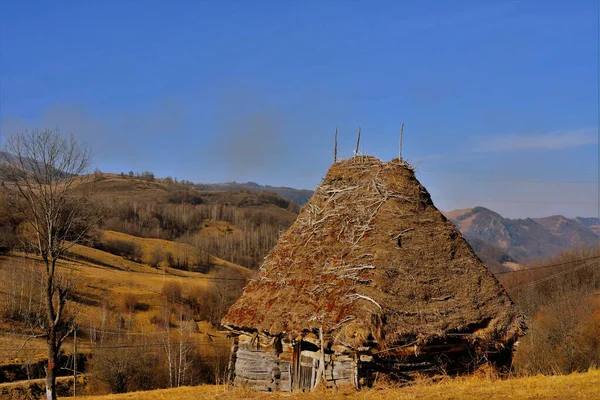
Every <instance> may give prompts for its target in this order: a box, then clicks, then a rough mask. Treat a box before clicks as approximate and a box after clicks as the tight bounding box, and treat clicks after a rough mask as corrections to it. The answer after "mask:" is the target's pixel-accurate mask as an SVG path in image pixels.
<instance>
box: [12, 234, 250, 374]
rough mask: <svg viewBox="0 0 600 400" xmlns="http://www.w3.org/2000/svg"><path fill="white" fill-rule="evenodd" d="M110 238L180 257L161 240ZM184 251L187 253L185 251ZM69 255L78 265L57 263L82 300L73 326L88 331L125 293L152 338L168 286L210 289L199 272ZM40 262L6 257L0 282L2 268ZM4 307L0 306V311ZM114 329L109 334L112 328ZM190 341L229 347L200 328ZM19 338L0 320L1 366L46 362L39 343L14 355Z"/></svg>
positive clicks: (86, 250) (80, 249)
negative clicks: (136, 305)
mask: <svg viewBox="0 0 600 400" xmlns="http://www.w3.org/2000/svg"><path fill="white" fill-rule="evenodd" d="M105 235H107V236H108V237H109V238H112V239H119V240H128V241H134V242H136V243H138V244H139V245H140V246H141V247H142V249H143V251H144V252H146V251H151V250H152V249H153V248H154V247H155V246H160V247H161V248H163V249H165V250H166V251H172V252H175V251H184V250H183V246H187V245H184V244H179V243H174V242H170V241H167V240H161V239H144V238H137V237H134V236H131V235H126V234H122V233H118V232H111V231H107V232H105ZM188 250H189V249H188ZM71 252H72V253H73V254H75V255H77V256H79V257H82V258H81V259H73V260H62V261H60V262H59V264H58V267H59V271H60V272H61V273H63V274H65V273H66V274H67V275H69V276H71V277H72V278H73V279H74V280H75V281H76V284H75V292H76V293H77V294H78V296H79V297H80V298H81V299H82V300H85V302H84V303H76V304H73V303H71V307H75V308H76V309H77V310H78V315H79V317H78V322H79V323H80V325H81V326H88V325H90V324H91V323H92V322H93V321H96V320H97V319H98V318H99V315H100V307H101V306H102V304H103V303H107V304H108V305H109V306H112V305H114V304H115V302H117V301H118V299H119V297H120V296H121V295H123V294H124V293H131V294H134V295H135V296H136V298H137V300H138V301H139V302H140V303H142V304H144V305H146V306H147V307H146V309H145V310H138V311H136V312H135V315H134V319H135V327H134V330H135V331H143V332H145V333H147V334H152V333H153V332H154V331H155V330H156V327H155V326H154V325H152V324H151V323H150V319H151V318H152V317H153V316H154V315H156V314H158V313H159V310H160V307H161V304H162V298H161V296H160V293H161V290H162V287H163V285H164V283H165V282H167V281H175V282H179V283H180V284H181V285H182V286H183V287H184V289H186V288H189V287H190V286H192V285H193V286H199V287H202V288H208V287H209V286H212V285H213V284H215V281H211V280H210V279H205V278H207V277H208V278H210V275H206V274H201V273H199V272H189V271H181V270H177V269H173V268H165V269H163V268H161V269H157V268H152V267H150V266H149V265H146V264H142V263H136V262H133V261H130V260H127V259H124V258H122V257H120V256H116V255H113V254H110V253H107V252H104V251H101V250H97V249H93V248H90V247H86V246H81V245H75V246H74V247H73V248H72V249H71ZM211 261H212V262H213V263H215V264H216V265H219V266H221V267H223V268H225V269H226V270H228V271H231V272H232V275H233V276H238V277H245V276H249V275H250V274H251V271H250V270H248V269H247V268H243V267H240V266H238V265H235V264H232V263H229V262H227V261H224V260H221V259H219V258H217V257H212V258H211ZM34 264H41V261H39V260H36V259H35V258H32V257H29V258H27V257H25V255H24V254H20V253H15V254H13V255H11V256H0V276H1V274H3V273H4V268H7V267H9V266H14V267H22V268H31V266H32V265H34ZM6 283H7V282H2V281H0V300H3V299H2V296H3V295H4V293H3V292H4V288H3V287H2V286H3V284H6ZM2 304H3V303H2V302H0V306H1V305H2ZM113 329H114V328H113ZM199 331H200V332H198V333H195V334H194V335H193V336H194V339H195V340H206V334H210V335H213V340H217V341H219V342H223V343H225V344H228V341H227V340H226V339H225V338H224V337H222V336H223V335H222V334H219V333H218V332H216V331H215V330H214V329H213V328H212V327H211V326H210V324H200V326H199ZM23 332H29V330H27V329H25V327H24V326H21V324H19V323H8V321H3V320H1V319H0V364H21V363H24V362H36V361H40V360H43V359H45V358H46V355H47V348H46V344H45V342H44V339H43V338H35V339H32V340H29V341H28V342H27V345H26V346H24V347H23V348H22V349H21V350H20V351H19V349H20V348H21V346H22V345H23V343H24V341H25V337H24V336H23V335H22V333H23ZM78 347H79V351H81V352H86V351H89V348H88V347H89V343H88V342H87V341H84V342H82V343H80V345H79V346H78ZM71 348H72V344H71V343H70V340H67V342H66V343H65V345H64V346H63V349H64V351H65V353H66V354H69V353H70V351H71Z"/></svg>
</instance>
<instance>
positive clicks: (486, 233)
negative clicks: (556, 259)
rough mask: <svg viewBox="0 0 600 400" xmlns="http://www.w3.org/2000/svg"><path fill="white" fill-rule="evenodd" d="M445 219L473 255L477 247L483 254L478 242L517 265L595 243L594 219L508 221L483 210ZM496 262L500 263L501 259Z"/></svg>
mask: <svg viewBox="0 0 600 400" xmlns="http://www.w3.org/2000/svg"><path fill="white" fill-rule="evenodd" d="M445 215H446V216H447V217H448V218H449V219H450V220H451V221H452V222H454V224H456V226H457V227H458V229H459V230H460V231H461V232H462V234H463V235H464V236H465V238H466V239H467V241H469V243H470V244H471V246H472V247H473V248H474V249H475V250H476V251H477V248H478V247H479V249H480V251H481V248H484V250H486V248H485V246H483V245H482V244H481V243H480V241H481V242H483V243H484V244H486V245H490V246H493V248H488V249H487V251H489V252H492V253H493V251H496V250H499V251H501V252H504V253H505V254H506V256H508V257H510V258H511V259H512V260H514V261H517V262H521V261H527V260H531V259H534V258H545V257H549V256H553V255H555V254H557V253H559V252H560V251H562V250H567V249H571V248H573V247H579V246H586V245H588V246H593V245H596V244H598V243H599V238H598V235H597V234H596V232H597V224H598V218H580V217H579V218H566V217H563V216H562V215H557V216H552V217H545V218H535V219H532V218H525V219H510V218H504V217H502V216H501V215H500V214H498V213H496V212H494V211H492V210H489V209H487V208H484V207H475V208H469V209H466V210H455V211H450V212H447V213H445ZM492 249H493V251H492ZM480 251H478V254H479V252H480ZM482 258H485V257H482ZM499 259H502V256H501V255H500V256H499ZM506 260H507V261H508V262H510V260H508V259H506Z"/></svg>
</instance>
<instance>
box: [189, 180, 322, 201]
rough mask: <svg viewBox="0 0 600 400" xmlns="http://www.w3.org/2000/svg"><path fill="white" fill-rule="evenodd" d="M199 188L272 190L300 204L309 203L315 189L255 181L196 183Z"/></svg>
mask: <svg viewBox="0 0 600 400" xmlns="http://www.w3.org/2000/svg"><path fill="white" fill-rule="evenodd" d="M195 186H196V187H197V188H199V189H203V190H230V191H246V190H252V191H258V192H272V193H277V194H278V195H280V196H281V197H284V198H286V199H288V200H292V201H293V202H294V203H296V204H297V205H299V206H303V205H304V204H306V203H308V201H309V200H310V198H311V197H312V195H313V193H314V191H312V190H308V189H294V188H291V187H287V186H269V185H259V184H258V183H255V182H246V183H237V182H227V183H200V184H196V185H195Z"/></svg>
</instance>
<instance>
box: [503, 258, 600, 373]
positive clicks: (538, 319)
mask: <svg viewBox="0 0 600 400" xmlns="http://www.w3.org/2000/svg"><path fill="white" fill-rule="evenodd" d="M594 257H596V258H594ZM581 260H587V261H581ZM554 264H559V265H557V266H555V267H552V268H543V269H540V270H535V268H536V267H538V266H543V265H554ZM528 268H532V269H531V270H530V271H523V272H518V273H511V274H506V275H504V276H501V282H502V283H503V284H504V286H505V287H507V288H508V290H509V293H510V294H511V297H512V298H513V300H514V301H515V302H516V303H517V305H518V306H519V307H520V308H521V310H522V311H523V312H524V313H525V315H526V316H527V317H528V318H527V323H528V331H527V335H526V336H524V337H523V338H522V339H521V340H520V345H519V347H518V349H517V352H516V354H515V359H514V363H513V366H514V369H515V372H516V373H517V374H521V375H535V374H539V373H541V374H554V373H560V374H566V373H571V372H581V371H586V370H588V369H589V368H590V367H593V366H598V365H600V246H597V247H595V248H582V249H577V250H570V251H565V252H563V253H561V254H560V255H558V256H556V257H551V258H549V259H547V260H543V261H539V262H537V263H534V264H531V265H529V266H528ZM570 270H571V271H570ZM549 276H552V278H551V279H547V280H544V278H545V277H549ZM527 284H528V286H523V285H527ZM511 288H515V289H514V290H512V291H511Z"/></svg>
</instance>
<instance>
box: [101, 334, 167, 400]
mask: <svg viewBox="0 0 600 400" xmlns="http://www.w3.org/2000/svg"><path fill="white" fill-rule="evenodd" d="M157 363H158V362H157V360H156V358H155V357H154V356H152V355H151V354H149V353H147V352H146V351H145V349H144V348H143V347H142V346H140V345H133V344H123V345H121V346H114V347H107V348H100V349H97V350H95V351H94V354H93V358H92V365H91V370H90V372H91V374H92V376H93V377H94V378H96V379H98V380H100V381H102V382H104V383H106V384H107V385H108V386H109V387H110V390H111V392H112V393H125V392H131V391H137V390H152V389H156V388H159V387H164V386H165V385H164V383H162V382H161V381H164V378H163V376H161V375H163V374H161V372H162V371H161V369H160V368H156V366H157Z"/></svg>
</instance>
